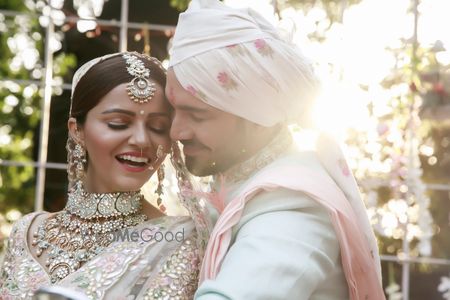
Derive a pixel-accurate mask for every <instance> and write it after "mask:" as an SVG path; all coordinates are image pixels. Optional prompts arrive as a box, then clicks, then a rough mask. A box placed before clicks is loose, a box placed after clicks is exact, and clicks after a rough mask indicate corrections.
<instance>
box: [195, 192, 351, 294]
mask: <svg viewBox="0 0 450 300" xmlns="http://www.w3.org/2000/svg"><path fill="white" fill-rule="evenodd" d="M267 194H269V195H265V196H264V195H262V196H258V198H259V199H253V200H251V201H257V202H258V203H256V204H257V205H256V206H254V207H256V210H259V213H257V214H254V212H253V211H252V210H250V211H248V210H247V211H246V215H245V216H244V217H243V219H244V220H245V223H244V224H242V222H241V223H240V224H241V226H240V228H239V230H238V232H237V234H236V239H235V242H234V243H233V244H232V246H231V247H230V249H229V251H228V253H227V254H226V256H225V258H224V261H223V264H222V267H221V270H220V272H219V274H218V276H217V278H216V279H215V280H207V281H205V282H203V283H202V284H201V285H200V287H199V289H198V290H197V293H196V295H195V299H196V300H213V299H217V300H219V299H220V300H223V299H233V300H235V299H236V300H240V299H246V300H251V299H271V300H276V299H283V300H285V299H309V298H310V296H311V295H312V294H313V293H314V292H315V291H316V290H317V288H318V287H319V286H321V285H323V284H327V282H325V280H326V278H327V276H330V274H332V273H333V272H336V270H337V269H338V270H340V268H341V267H340V259H339V255H340V251H339V244H338V241H337V238H336V235H335V233H334V230H333V227H332V225H331V222H330V219H329V217H328V214H327V212H326V211H325V209H324V208H322V207H320V206H319V205H318V204H317V203H316V202H315V201H313V200H311V199H309V198H307V197H306V196H304V195H303V194H299V193H295V194H294V193H290V194H289V195H290V198H289V199H286V198H277V199H275V200H273V195H277V193H276V192H274V193H267ZM270 194H271V195H270ZM278 194H279V193H278ZM279 195H280V194H279ZM281 195H282V196H283V197H285V196H286V193H281ZM268 196H269V197H270V196H272V197H270V198H272V199H271V200H268V199H267V198H268ZM292 197H294V198H295V199H293V198H292ZM274 201H276V202H274ZM280 201H281V202H280ZM280 203H289V204H288V206H293V203H297V204H298V206H297V207H298V208H296V209H291V210H276V206H277V204H278V206H279V207H282V205H281V206H280V205H279V204H280ZM253 204H255V203H253ZM258 205H259V206H258ZM264 206H269V207H270V206H272V209H273V210H272V211H265V212H263V210H261V208H262V207H264ZM261 212H262V213H261ZM246 216H247V219H246ZM248 216H250V218H248ZM338 276H339V275H338ZM331 284H332V283H331ZM342 284H344V287H342V285H341V286H340V287H338V288H337V291H335V292H337V293H338V294H337V295H336V294H335V296H337V297H336V298H335V299H340V297H339V289H340V290H341V291H342V290H343V294H344V295H345V294H346V284H345V281H344V282H342ZM330 288H332V287H330ZM343 298H345V296H344V297H343Z"/></svg>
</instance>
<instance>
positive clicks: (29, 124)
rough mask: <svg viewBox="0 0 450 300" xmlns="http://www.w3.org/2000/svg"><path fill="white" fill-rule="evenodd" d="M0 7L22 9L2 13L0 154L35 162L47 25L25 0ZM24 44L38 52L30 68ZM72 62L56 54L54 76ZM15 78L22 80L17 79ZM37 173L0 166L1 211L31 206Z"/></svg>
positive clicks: (0, 0) (8, 158)
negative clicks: (25, 61)
mask: <svg viewBox="0 0 450 300" xmlns="http://www.w3.org/2000/svg"><path fill="white" fill-rule="evenodd" d="M31 6H32V5H31ZM31 6H30V7H31ZM0 9H5V10H10V11H20V12H23V13H24V14H23V15H20V16H16V17H6V16H3V15H0V158H1V160H5V161H16V162H33V161H34V160H35V159H36V156H37V155H36V154H37V152H38V145H36V142H37V140H38V136H37V135H38V132H39V127H40V118H41V103H42V100H43V99H42V96H43V87H42V86H41V84H40V83H41V82H42V79H43V76H44V74H45V69H44V67H43V66H44V61H43V57H44V38H43V37H44V36H45V28H42V27H41V26H40V24H39V21H38V18H37V15H38V14H37V13H36V12H35V11H34V10H33V9H30V8H27V7H26V6H25V5H24V1H11V0H7V1H3V0H0ZM2 28H3V30H2ZM19 40H21V41H19ZM14 44H16V45H14ZM24 45H25V47H27V49H31V51H34V52H35V53H36V57H37V60H36V61H35V63H34V66H33V64H32V65H31V66H28V69H27V68H26V67H25V64H24V62H22V59H27V58H29V57H30V56H29V55H28V56H27V57H26V58H24V55H21V54H19V52H20V51H21V50H22V49H23V47H24ZM33 49H35V50H33ZM36 51H37V52H36ZM16 56H17V57H16ZM75 66H76V58H75V56H74V55H71V54H65V53H59V54H55V55H54V77H63V76H64V75H65V74H66V73H68V72H69V71H70V69H72V68H74V67H75ZM9 79H11V80H9ZM13 80H15V81H13ZM17 80H24V81H26V82H24V83H21V82H19V83H18V82H17ZM29 81H36V82H35V83H33V82H31V83H30V82H29ZM56 90H57V88H55V90H54V91H56ZM35 173H36V169H35V168H34V167H30V166H27V167H23V166H1V167H0V215H1V214H6V213H7V212H8V211H9V210H11V209H16V210H18V211H20V212H22V213H28V212H30V211H32V210H33V203H34V195H35V191H34V189H35ZM0 225H1V224H0ZM0 239H1V237H0ZM0 248H1V247H0Z"/></svg>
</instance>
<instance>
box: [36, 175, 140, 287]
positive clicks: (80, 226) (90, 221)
mask: <svg viewBox="0 0 450 300" xmlns="http://www.w3.org/2000/svg"><path fill="white" fill-rule="evenodd" d="M142 199H143V196H142V195H141V194H140V192H138V191H137V192H118V193H105V194H100V193H87V192H86V191H85V190H84V188H83V184H82V183H81V181H77V182H76V183H75V185H74V186H73V187H72V188H71V189H70V191H69V197H68V201H67V205H66V207H65V208H64V210H62V211H61V212H59V213H57V214H55V215H54V216H51V217H50V218H47V219H45V220H44V221H43V222H42V223H41V224H40V225H39V226H38V228H37V231H36V232H35V233H34V236H33V237H34V239H33V243H32V245H33V246H35V247H36V248H37V249H36V255H37V256H38V257H40V256H41V255H42V254H43V253H44V252H47V256H48V259H47V260H46V262H45V265H46V267H47V268H48V272H49V275H50V279H51V281H52V283H55V282H57V281H59V280H61V279H63V278H65V277H66V276H67V275H69V274H71V273H73V272H75V271H76V270H78V269H79V268H80V267H81V266H82V265H83V264H84V263H85V262H87V261H89V260H91V259H92V258H93V257H95V256H96V255H97V254H99V253H101V252H102V250H103V249H104V248H105V247H107V246H108V245H110V244H111V242H112V241H113V239H114V232H115V231H118V230H120V229H123V228H126V227H131V226H135V225H137V224H140V223H142V222H144V221H145V220H146V219H147V217H146V216H145V215H143V214H142V213H141V204H142V203H141V202H142Z"/></svg>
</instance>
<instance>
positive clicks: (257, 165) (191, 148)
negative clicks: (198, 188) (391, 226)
mask: <svg viewBox="0 0 450 300" xmlns="http://www.w3.org/2000/svg"><path fill="white" fill-rule="evenodd" d="M316 86H317V81H316V78H315V76H314V73H313V71H312V67H311V65H310V64H309V62H308V61H307V60H306V59H305V58H304V57H303V56H302V54H301V53H300V52H299V50H298V49H297V48H296V47H295V46H294V45H292V44H290V43H288V42H286V41H284V40H283V39H282V38H281V37H280V36H279V34H278V32H277V31H276V30H275V28H274V27H272V25H271V24H269V23H268V22H267V21H266V20H264V19H263V18H262V17H261V16H260V15H258V14H257V13H256V12H254V11H253V10H251V9H243V10H237V9H232V8H229V7H227V6H225V5H223V4H222V3H221V2H219V1H217V0H193V1H192V2H191V5H190V7H189V9H188V10H187V11H186V12H185V13H182V14H181V15H180V18H179V22H178V26H177V30H176V32H175V36H174V39H173V46H172V49H171V59H170V68H169V70H168V73H167V85H166V94H167V97H168V99H169V101H170V103H171V104H172V106H173V108H174V110H175V115H174V119H173V124H172V128H171V136H172V138H173V139H174V140H178V141H180V142H181V143H182V144H183V146H184V147H183V151H184V154H185V157H186V165H187V167H188V169H189V170H190V172H191V173H193V174H194V175H197V176H208V175H214V184H213V187H214V188H215V189H216V192H217V194H218V195H219V196H220V195H221V196H222V197H215V199H216V200H214V201H211V204H212V206H214V207H215V210H216V212H217V216H218V217H217V220H216V223H215V224H216V225H215V227H214V230H213V232H212V234H211V238H210V240H209V243H208V246H207V249H206V254H205V258H204V260H203V263H202V268H201V272H200V284H199V288H198V291H197V293H196V299H201V300H203V299H237V300H240V299H376V300H378V299H384V295H383V291H382V287H381V272H380V262H379V256H378V253H377V247H376V241H375V238H374V235H373V232H372V230H371V228H370V224H369V222H368V219H367V215H366V213H365V210H364V205H363V204H362V201H361V199H360V197H359V194H358V190H357V187H356V184H355V182H354V179H353V177H352V175H351V173H350V172H349V171H348V169H347V167H346V164H345V160H344V158H343V156H342V155H341V153H340V152H339V149H338V148H337V147H336V146H335V145H334V144H333V143H332V142H331V141H330V140H329V139H327V138H321V139H320V140H319V145H318V149H317V151H316V152H301V151H299V150H298V149H296V147H295V145H294V143H293V141H292V137H291V135H290V133H289V131H288V129H287V125H289V124H293V123H298V122H301V121H302V120H304V119H305V118H306V114H307V112H308V109H309V108H310V106H311V102H312V99H313V98H314V94H315V91H316ZM337 101H338V99H337Z"/></svg>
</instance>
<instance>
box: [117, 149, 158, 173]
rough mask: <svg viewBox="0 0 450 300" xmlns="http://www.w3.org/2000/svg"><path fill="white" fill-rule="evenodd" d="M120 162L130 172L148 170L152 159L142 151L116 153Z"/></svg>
mask: <svg viewBox="0 0 450 300" xmlns="http://www.w3.org/2000/svg"><path fill="white" fill-rule="evenodd" d="M116 160H117V161H118V162H119V164H120V165H121V166H122V167H123V168H124V169H125V170H126V171H129V172H144V171H146V170H148V166H149V164H150V162H151V159H150V158H148V157H146V156H145V155H144V154H143V153H141V152H136V151H130V152H123V153H120V154H118V155H116Z"/></svg>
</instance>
